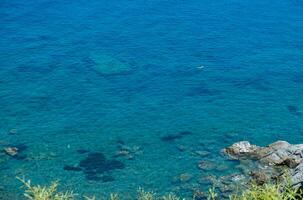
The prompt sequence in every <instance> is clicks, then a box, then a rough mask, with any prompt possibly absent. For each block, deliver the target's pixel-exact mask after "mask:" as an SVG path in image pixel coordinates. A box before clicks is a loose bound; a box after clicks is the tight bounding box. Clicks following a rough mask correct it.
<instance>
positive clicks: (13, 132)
mask: <svg viewBox="0 0 303 200" xmlns="http://www.w3.org/2000/svg"><path fill="white" fill-rule="evenodd" d="M8 134H9V135H16V134H18V129H11V130H9V132H8Z"/></svg>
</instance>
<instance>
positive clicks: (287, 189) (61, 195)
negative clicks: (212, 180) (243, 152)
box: [18, 178, 303, 200]
mask: <svg viewBox="0 0 303 200" xmlns="http://www.w3.org/2000/svg"><path fill="white" fill-rule="evenodd" d="M18 179H19V180H20V181H21V182H22V183H23V184H24V187H25V192H24V196H25V197H26V198H27V199H29V200H75V197H76V195H75V194H74V193H73V192H69V191H67V192H58V190H57V189H58V182H53V183H52V184H51V185H49V186H40V185H36V186H33V185H31V182H30V180H28V181H26V180H24V179H20V178H18ZM83 198H84V199H86V200H96V198H95V197H92V198H90V197H83ZM107 199H109V200H119V199H120V198H119V195H118V194H111V195H110V196H109V198H107ZM134 199H135V200H181V198H180V197H178V196H176V195H174V194H173V193H169V194H168V195H165V196H162V197H160V198H159V197H157V196H156V194H155V193H154V192H150V191H145V190H144V189H142V188H139V190H138V195H137V197H136V198H134ZM193 199H195V198H193ZM220 199H221V198H220V196H219V195H218V194H217V193H216V192H215V188H211V189H209V191H208V196H207V200H220ZM229 199H230V200H297V199H303V194H302V191H301V190H300V189H294V188H292V187H291V184H290V183H289V182H288V183H283V184H282V183H278V184H274V183H267V184H264V185H257V184H254V183H252V184H251V185H250V186H249V187H248V188H247V189H246V190H244V191H242V192H240V193H239V194H232V195H231V196H230V197H229ZM182 200H185V199H182Z"/></svg>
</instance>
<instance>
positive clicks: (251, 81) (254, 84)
mask: <svg viewBox="0 0 303 200" xmlns="http://www.w3.org/2000/svg"><path fill="white" fill-rule="evenodd" d="M231 83H232V84H233V86H235V87H237V88H240V89H246V88H248V87H250V88H253V89H256V90H260V91H268V90H270V87H269V82H268V81H266V80H265V79H263V78H259V77H252V78H247V79H235V80H231Z"/></svg>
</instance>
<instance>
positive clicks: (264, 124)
mask: <svg viewBox="0 0 303 200" xmlns="http://www.w3.org/2000/svg"><path fill="white" fill-rule="evenodd" d="M100 66H101V69H100ZM104 67H105V68H106V67H115V69H117V70H116V71H113V70H112V71H111V70H110V69H109V70H104ZM0 106H1V107H0V134H1V137H0V141H1V144H0V145H1V146H0V147H1V148H4V147H7V146H18V147H19V149H20V153H19V157H16V158H11V157H9V156H7V155H4V154H3V155H0V159H1V165H0V175H1V180H0V185H1V187H3V188H4V190H8V189H9V191H11V190H14V189H12V188H15V189H16V190H18V191H19V187H20V183H19V181H17V180H16V178H15V177H16V176H20V177H22V176H25V177H26V178H30V179H32V181H33V182H34V183H39V184H46V183H49V182H51V181H52V180H57V179H59V180H60V183H61V186H62V188H72V189H73V190H75V191H76V192H77V193H79V194H86V195H92V194H95V195H96V196H98V197H99V196H101V195H104V194H108V193H109V192H110V191H111V192H123V193H124V194H125V195H129V194H130V195H132V194H133V193H132V192H133V191H135V190H136V189H137V188H138V187H140V186H141V187H144V188H148V189H150V188H151V189H152V190H154V191H155V192H157V193H159V194H163V193H165V192H168V191H174V192H176V193H178V194H181V195H184V196H189V195H191V190H192V188H194V189H201V190H206V188H208V187H209V184H207V183H206V182H204V181H203V177H205V176H207V175H209V174H215V175H217V176H220V175H226V174H229V173H233V172H235V171H236V170H235V169H234V166H235V165H237V163H234V162H232V163H231V162H228V161H226V160H225V158H224V157H222V156H221V155H220V150H221V149H222V148H223V147H225V146H227V145H230V144H232V143H233V142H236V141H238V140H249V141H251V142H253V143H256V144H258V145H266V144H268V143H270V142H273V141H275V140H278V139H280V140H287V141H289V142H291V143H302V142H303V123H302V120H303V2H302V1H301V0H284V1H282V0H280V1H274V0H262V1H261V0H256V1H251V0H221V1H212V0H187V1H183V0H174V1H173V0H161V1H160V0H150V1H143V0H129V1H123V0H122V1H121V0H120V1H117V0H112V1H105V0H85V1H84V0H77V1H71V0H60V1H58V0H40V1H38V0H2V1H1V2H0ZM12 129H14V130H12ZM10 132H13V133H15V132H16V133H15V134H10ZM121 146H123V147H122V149H125V146H127V148H129V149H130V150H128V151H131V155H130V156H131V157H132V159H129V158H128V157H125V156H116V152H117V151H119V150H121ZM85 151H88V152H86V153H85ZM195 151H207V152H209V154H208V155H203V156H199V155H196V154H195V153H194V152H195ZM201 160H206V161H210V162H214V163H215V165H216V166H219V165H226V166H229V169H224V170H219V169H215V170H210V171H207V170H200V169H198V167H197V165H198V163H199V161H201ZM79 165H80V166H81V170H82V171H69V170H66V169H67V168H65V170H64V166H65V167H66V166H77V167H79ZM77 169H78V168H77ZM221 169H222V168H221ZM182 173H189V174H191V175H192V177H193V178H192V179H191V180H190V181H189V182H186V183H180V182H178V181H176V180H175V179H176V178H175V177H178V176H179V175H180V174H182ZM11 192H12V191H11Z"/></svg>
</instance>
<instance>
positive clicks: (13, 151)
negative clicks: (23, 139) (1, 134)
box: [4, 147, 18, 156]
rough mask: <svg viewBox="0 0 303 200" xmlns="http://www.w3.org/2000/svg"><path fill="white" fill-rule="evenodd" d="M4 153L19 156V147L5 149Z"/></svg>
mask: <svg viewBox="0 0 303 200" xmlns="http://www.w3.org/2000/svg"><path fill="white" fill-rule="evenodd" d="M4 152H5V153H6V154H7V155H9V156H17V155H18V148H17V147H5V148H4Z"/></svg>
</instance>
